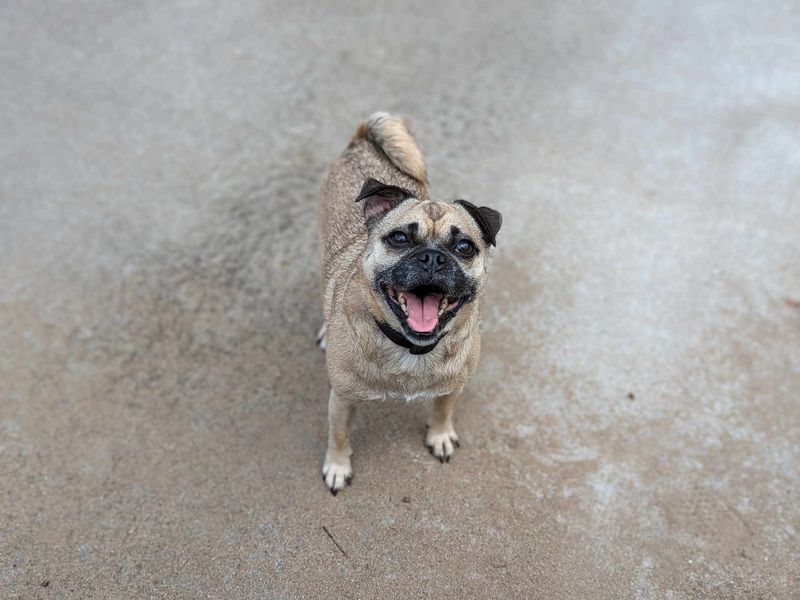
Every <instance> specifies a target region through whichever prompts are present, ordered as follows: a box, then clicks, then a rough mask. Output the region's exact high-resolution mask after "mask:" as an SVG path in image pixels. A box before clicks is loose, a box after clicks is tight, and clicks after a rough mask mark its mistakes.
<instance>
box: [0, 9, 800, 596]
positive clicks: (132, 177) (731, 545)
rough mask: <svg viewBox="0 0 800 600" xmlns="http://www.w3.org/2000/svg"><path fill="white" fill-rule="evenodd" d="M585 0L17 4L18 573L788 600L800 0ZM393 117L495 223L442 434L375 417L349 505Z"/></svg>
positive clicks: (9, 266)
mask: <svg viewBox="0 0 800 600" xmlns="http://www.w3.org/2000/svg"><path fill="white" fill-rule="evenodd" d="M606 4H607V5H606V6H596V5H595V4H593V3H584V2H574V1H567V2H546V3H530V2H516V3H504V2H493V3H491V4H478V3H474V4H470V3H465V2H459V3H457V4H456V3H454V4H452V5H446V4H439V3H435V4H434V3H418V4H413V3H408V2H404V3H397V4H393V5H388V4H386V5H384V4H383V3H380V2H366V1H365V2H347V3H298V2H282V3H276V4H268V3H263V4H262V3H257V2H252V1H250V0H243V1H241V2H235V3H227V2H211V1H209V0H198V1H197V2H172V1H166V2H156V1H150V2H120V1H116V2H89V1H85V2H77V1H76V2H62V3H58V2H21V1H19V0H11V1H6V2H4V3H3V4H2V7H0V79H1V80H2V85H0V132H2V133H1V134H0V195H1V196H0V596H2V597H3V598H26V599H27V598H137V599H138V598H313V597H329V598H345V597H359V598H373V597H385V598H403V597H407V598H419V597H430V598H502V597H517V598H548V599H559V598H686V599H688V598H694V599H696V598H770V599H774V598H798V597H800V541H799V540H798V531H799V530H800V502H798V498H800V406H798V401H799V400H800V76H798V68H799V67H800V8H798V5H797V3H795V2H771V3H753V2H744V1H738V2H693V1H680V2H667V1H663V2H656V1H647V0H642V1H639V2H634V1H626V2H617V3H606ZM377 109H381V110H389V111H393V112H400V113H403V114H405V115H407V116H408V117H409V118H410V121H411V123H412V126H413V129H414V130H415V132H416V134H417V136H418V138H419V141H420V144H421V146H422V147H423V150H424V151H425V152H426V154H427V158H428V162H429V170H430V173H431V175H432V180H433V190H434V193H436V194H437V195H439V196H440V197H445V198H454V197H456V196H463V197H466V198H469V199H472V200H473V201H476V202H480V203H485V204H488V205H491V206H495V207H497V208H499V209H500V210H501V211H502V212H503V213H504V215H505V216H506V221H505V225H504V228H503V231H502V233H501V235H500V240H499V247H498V251H497V258H496V262H495V265H494V272H493V274H492V281H491V283H490V289H489V291H488V301H487V304H486V311H485V315H484V348H485V349H484V354H483V357H482V362H481V366H480V368H479V370H478V373H477V375H476V377H475V378H474V380H473V381H472V383H471V385H470V387H469V388H468V391H467V393H466V396H465V398H464V401H463V404H462V406H461V407H460V410H459V412H458V414H457V422H456V427H457V429H458V431H459V433H460V435H461V438H462V440H463V442H464V443H463V446H462V448H461V450H460V451H459V452H458V453H457V455H456V456H455V458H454V460H453V461H452V462H451V463H450V464H448V465H440V464H439V463H438V462H436V461H434V460H433V459H432V458H431V457H430V456H429V455H428V454H427V452H426V451H425V450H424V448H423V445H422V437H423V431H424V429H423V424H424V417H425V414H426V408H427V407H426V406H424V405H409V406H403V405H380V406H374V407H372V408H370V409H369V410H366V411H364V412H362V413H361V414H360V416H359V418H358V420H357V423H356V429H355V433H354V447H355V451H356V455H355V459H354V466H355V468H356V470H357V475H356V480H355V482H354V486H353V487H351V488H349V489H348V490H346V492H344V493H342V494H340V495H339V496H338V497H336V498H334V497H332V496H331V495H330V494H329V493H328V492H327V491H326V490H325V488H324V486H323V484H322V481H321V480H320V474H319V469H320V463H321V460H322V456H323V450H324V440H325V411H326V405H325V403H326V394H327V382H326V376H325V373H324V359H323V355H322V354H321V353H320V352H318V351H317V350H316V349H315V347H314V341H313V340H314V334H315V332H316V330H317V327H318V326H319V319H320V301H319V298H318V287H317V279H316V278H317V274H318V265H317V260H316V240H315V235H314V211H315V208H314V206H315V197H316V193H317V187H318V181H319V178H320V176H321V173H322V171H323V169H324V167H325V165H326V164H327V162H328V161H329V160H330V159H332V158H333V157H334V156H335V155H336V154H337V153H338V152H339V151H340V149H341V148H342V147H343V145H344V144H345V143H346V141H347V140H348V138H349V136H350V134H351V132H352V131H353V128H354V126H355V124H356V122H357V121H358V120H359V119H360V118H362V117H363V116H364V115H367V114H369V113H370V112H372V111H373V110H377ZM323 527H324V528H327V530H328V532H329V533H330V534H331V536H332V537H333V538H334V539H335V541H336V543H338V545H339V547H337V545H335V544H334V542H333V540H332V539H331V538H330V537H329V536H328V535H327V534H326V532H325V530H324V529H323Z"/></svg>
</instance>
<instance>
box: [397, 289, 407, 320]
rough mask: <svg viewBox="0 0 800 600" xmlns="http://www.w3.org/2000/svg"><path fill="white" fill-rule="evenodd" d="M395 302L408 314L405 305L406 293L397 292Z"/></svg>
mask: <svg viewBox="0 0 800 600" xmlns="http://www.w3.org/2000/svg"><path fill="white" fill-rule="evenodd" d="M397 303H398V304H399V305H400V308H402V309H403V313H404V314H406V315H408V308H407V307H406V295H405V294H404V293H403V292H398V293H397Z"/></svg>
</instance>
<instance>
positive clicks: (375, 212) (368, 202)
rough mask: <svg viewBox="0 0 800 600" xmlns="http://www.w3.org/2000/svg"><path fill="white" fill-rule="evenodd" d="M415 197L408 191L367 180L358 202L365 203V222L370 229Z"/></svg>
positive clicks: (357, 199)
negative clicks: (386, 215) (393, 210)
mask: <svg viewBox="0 0 800 600" xmlns="http://www.w3.org/2000/svg"><path fill="white" fill-rule="evenodd" d="M413 197H414V194H413V193H411V192H410V191H408V190H407V189H404V188H401V187H397V186H396V185H387V184H385V183H381V182H380V181H377V180H376V179H367V181H366V182H364V187H362V188H361V193H360V194H359V195H358V198H356V202H361V201H363V202H364V222H365V223H366V224H367V229H370V228H371V227H372V226H373V225H375V223H377V222H378V221H380V220H381V219H382V218H383V217H384V215H385V214H386V213H388V212H389V211H390V210H392V209H393V208H395V207H397V206H398V205H399V204H401V203H402V202H404V201H405V200H408V199H409V198H413Z"/></svg>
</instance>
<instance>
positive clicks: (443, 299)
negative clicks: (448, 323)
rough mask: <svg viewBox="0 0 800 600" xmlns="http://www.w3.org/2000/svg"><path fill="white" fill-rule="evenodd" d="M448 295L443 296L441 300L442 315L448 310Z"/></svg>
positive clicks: (440, 312)
mask: <svg viewBox="0 0 800 600" xmlns="http://www.w3.org/2000/svg"><path fill="white" fill-rule="evenodd" d="M447 304H448V302H447V296H442V299H441V300H439V316H440V317H441V316H442V315H443V314H444V311H446V310H447Z"/></svg>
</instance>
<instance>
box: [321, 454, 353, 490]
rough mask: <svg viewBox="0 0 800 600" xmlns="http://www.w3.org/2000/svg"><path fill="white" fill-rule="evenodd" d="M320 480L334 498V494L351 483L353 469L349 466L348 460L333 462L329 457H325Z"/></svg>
mask: <svg viewBox="0 0 800 600" xmlns="http://www.w3.org/2000/svg"><path fill="white" fill-rule="evenodd" d="M322 479H323V480H324V481H325V485H326V486H327V487H328V489H329V490H330V492H331V494H333V495H334V496H335V495H336V493H337V492H338V491H339V490H341V489H342V488H344V487H345V486H347V485H350V482H351V481H353V467H351V466H350V459H349V458H346V459H344V460H338V461H334V460H332V459H331V458H330V457H328V456H326V457H325V463H324V464H323V465H322Z"/></svg>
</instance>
